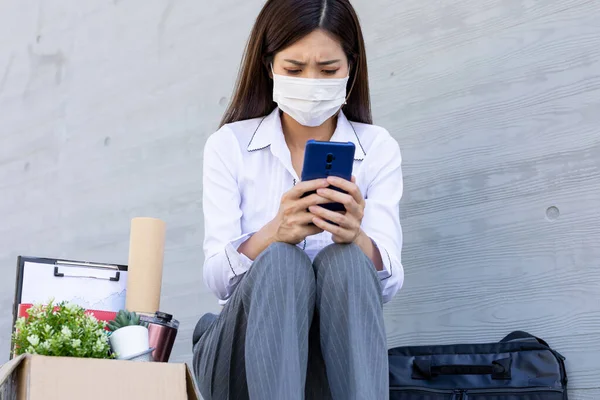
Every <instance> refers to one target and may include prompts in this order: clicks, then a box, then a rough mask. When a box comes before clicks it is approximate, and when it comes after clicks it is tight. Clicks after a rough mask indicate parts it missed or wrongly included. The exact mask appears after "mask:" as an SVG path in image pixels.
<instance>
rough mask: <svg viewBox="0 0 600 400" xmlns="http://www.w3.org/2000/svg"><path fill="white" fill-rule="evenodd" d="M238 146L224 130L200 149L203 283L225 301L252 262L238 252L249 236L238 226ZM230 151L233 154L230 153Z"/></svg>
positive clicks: (240, 212) (239, 218) (233, 138)
mask: <svg viewBox="0 0 600 400" xmlns="http://www.w3.org/2000/svg"><path fill="white" fill-rule="evenodd" d="M237 148H238V145H237V143H236V141H235V137H234V136H233V134H232V133H231V132H230V131H229V130H227V129H226V128H223V129H221V130H220V131H219V132H217V133H216V134H214V135H212V136H211V137H210V138H209V139H208V141H207V142H206V145H205V147H204V167H203V173H202V175H203V178H202V179H203V192H202V203H203V204H202V205H203V211H204V257H205V259H204V272H203V276H204V282H205V284H206V285H207V286H208V288H209V289H210V290H211V291H212V292H213V293H214V294H215V295H216V296H217V297H218V298H219V300H227V299H228V298H229V297H230V296H231V295H232V294H233V291H234V289H235V287H236V286H237V284H238V283H239V281H240V279H241V277H242V275H243V274H244V273H245V272H246V271H248V269H250V266H251V265H252V260H250V259H249V258H248V257H246V256H245V255H244V254H240V253H238V248H239V246H240V245H241V244H242V243H244V242H245V241H246V240H248V238H249V237H250V236H252V234H251V233H243V232H242V227H241V218H242V210H241V208H240V204H241V195H240V191H239V188H238V182H237V170H238V165H239V164H240V162H241V160H240V158H239V157H238V156H236V154H235V150H236V149H237ZM232 150H233V151H232Z"/></svg>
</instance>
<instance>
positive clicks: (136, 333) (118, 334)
mask: <svg viewBox="0 0 600 400" xmlns="http://www.w3.org/2000/svg"><path fill="white" fill-rule="evenodd" d="M110 346H111V348H112V351H113V353H115V354H116V355H117V359H118V360H121V359H124V358H129V357H130V356H132V355H134V354H138V353H142V352H144V351H146V350H148V348H149V347H150V344H149V343H148V328H146V327H145V326H141V325H130V326H124V327H123V328H119V329H117V330H116V331H114V332H113V333H112V335H110Z"/></svg>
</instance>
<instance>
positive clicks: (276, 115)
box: [247, 108, 367, 161]
mask: <svg viewBox="0 0 600 400" xmlns="http://www.w3.org/2000/svg"><path fill="white" fill-rule="evenodd" d="M331 141H332V142H352V143H354V146H355V148H356V150H355V152H354V160H355V161H362V160H364V158H365V156H366V155H367V154H366V153H365V149H364V148H363V147H362V144H361V143H360V139H359V138H358V134H357V133H356V130H355V129H354V126H353V124H352V123H351V122H350V121H348V119H347V118H346V116H345V115H344V113H343V112H342V111H340V112H339V114H338V120H337V126H336V128H335V132H334V133H333V136H332V137H331ZM284 144H285V139H284V137H283V130H282V129H281V117H280V111H279V108H275V110H273V112H272V113H271V114H269V115H267V116H266V117H264V118H263V119H262V120H261V121H260V123H259V125H258V127H257V128H256V130H255V131H254V134H253V135H252V138H251V139H250V143H248V148H247V150H248V151H258V150H263V149H266V148H267V147H272V148H271V151H274V150H277V149H278V148H279V147H280V146H282V145H284Z"/></svg>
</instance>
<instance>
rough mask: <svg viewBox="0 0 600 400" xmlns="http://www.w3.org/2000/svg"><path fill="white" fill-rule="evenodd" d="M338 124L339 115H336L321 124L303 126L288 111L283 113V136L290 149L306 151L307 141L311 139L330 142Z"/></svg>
mask: <svg viewBox="0 0 600 400" xmlns="http://www.w3.org/2000/svg"><path fill="white" fill-rule="evenodd" d="M336 124H337V116H334V117H332V118H329V119H328V120H327V121H325V123H324V124H323V125H321V126H316V127H309V126H303V125H300V124H299V123H298V122H296V120H295V119H293V118H292V117H290V116H289V115H287V114H286V113H281V128H282V129H283V136H284V137H285V142H286V143H287V145H288V147H289V149H290V151H294V150H302V151H304V147H305V146H306V142H307V141H309V140H311V139H313V140H318V141H322V142H328V141H329V140H331V137H332V136H333V132H334V131H335V127H336Z"/></svg>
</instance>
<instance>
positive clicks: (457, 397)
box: [390, 386, 465, 400]
mask: <svg viewBox="0 0 600 400" xmlns="http://www.w3.org/2000/svg"><path fill="white" fill-rule="evenodd" d="M390 390H394V391H411V392H423V393H437V394H447V395H453V397H452V400H463V397H464V393H465V391H464V390H456V389H429V388H424V387H418V386H390Z"/></svg>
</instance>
